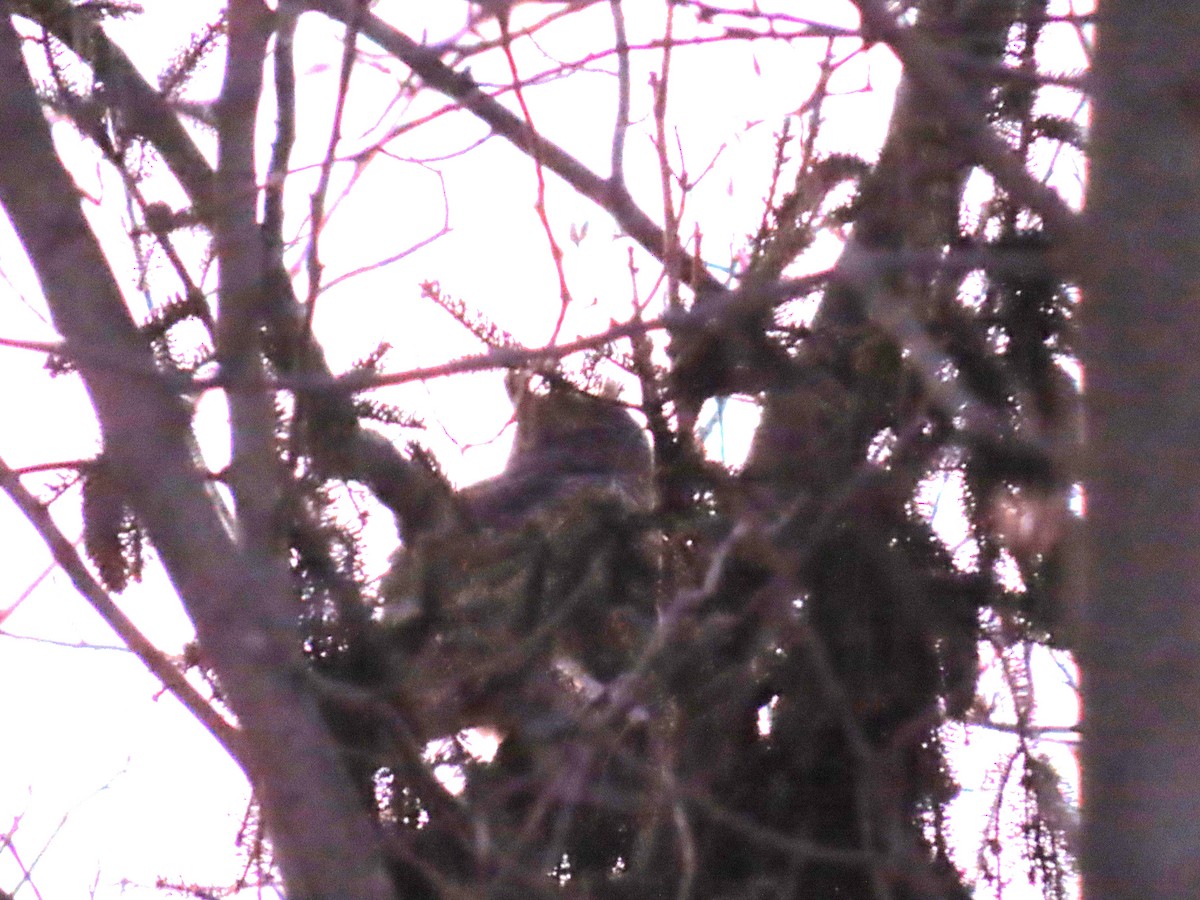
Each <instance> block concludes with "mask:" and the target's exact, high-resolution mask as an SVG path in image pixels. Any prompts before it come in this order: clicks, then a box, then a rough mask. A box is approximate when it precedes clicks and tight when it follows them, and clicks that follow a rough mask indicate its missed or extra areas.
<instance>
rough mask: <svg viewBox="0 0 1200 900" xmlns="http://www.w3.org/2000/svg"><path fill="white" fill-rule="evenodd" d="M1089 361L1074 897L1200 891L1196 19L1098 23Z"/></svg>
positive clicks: (1122, 11)
mask: <svg viewBox="0 0 1200 900" xmlns="http://www.w3.org/2000/svg"><path fill="white" fill-rule="evenodd" d="M1099 22H1100V26H1099V29H1098V32H1099V35H1098V41H1097V56H1096V63H1095V70H1094V76H1093V81H1092V85H1093V89H1094V92H1095V93H1094V100H1095V107H1094V127H1093V132H1092V135H1091V146H1092V172H1091V183H1090V188H1089V193H1088V198H1087V214H1088V219H1089V225H1090V229H1091V231H1090V234H1091V240H1090V243H1089V244H1087V245H1086V246H1084V247H1082V248H1081V252H1080V254H1079V257H1080V265H1081V271H1082V275H1083V280H1084V284H1085V288H1086V291H1085V304H1084V349H1085V357H1084V359H1085V364H1086V371H1087V405H1088V437H1089V445H1090V450H1089V460H1088V465H1089V478H1088V485H1087V487H1088V517H1087V518H1088V530H1089V532H1090V546H1091V559H1090V563H1089V565H1090V573H1089V574H1090V581H1091V584H1090V586H1089V587H1090V596H1089V599H1088V601H1087V603H1086V610H1085V621H1086V638H1085V642H1084V645H1083V653H1082V659H1083V671H1084V682H1083V684H1084V700H1085V709H1086V717H1085V729H1086V730H1085V742H1084V753H1083V773H1084V774H1083V789H1084V796H1085V800H1086V804H1085V807H1084V816H1085V823H1086V824H1085V851H1084V859H1085V866H1084V886H1085V892H1086V894H1087V896H1088V897H1090V898H1094V900H1122V898H1131V900H1132V898H1143V897H1155V898H1160V900H1170V898H1184V897H1194V896H1195V894H1196V885H1197V884H1200V780H1198V779H1197V777H1196V773H1197V772H1198V771H1200V477H1198V473H1200V469H1198V468H1197V464H1196V450H1197V446H1200V356H1197V353H1196V347H1197V346H1198V345H1200V309H1198V308H1197V305H1196V298H1197V297H1198V296H1200V255H1197V252H1196V240H1197V235H1200V154H1198V153H1197V147H1198V146H1200V8H1198V7H1196V5H1194V4H1180V3H1172V2H1168V0H1151V2H1134V0H1111V2H1107V3H1101V4H1100V7H1099Z"/></svg>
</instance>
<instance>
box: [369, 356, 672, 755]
mask: <svg viewBox="0 0 1200 900" xmlns="http://www.w3.org/2000/svg"><path fill="white" fill-rule="evenodd" d="M509 393H510V395H511V396H512V398H513V403H514V406H515V410H516V414H515V418H516V423H517V433H516V439H515V442H514V444H513V449H512V453H511V455H510V456H509V459H508V463H507V465H506V466H505V469H504V472H503V473H501V474H500V475H498V476H496V477H495V478H492V479H490V480H488V481H484V482H481V483H479V484H476V485H472V486H470V487H468V488H465V489H463V490H462V491H460V492H459V493H458V495H457V498H456V501H457V502H458V504H459V506H460V507H461V515H458V516H455V517H453V524H452V525H451V526H449V527H448V528H444V529H435V530H433V531H430V532H428V533H424V534H419V535H414V536H413V537H412V539H411V540H410V539H408V538H407V537H406V543H405V546H403V547H402V548H401V549H400V550H399V551H397V553H396V555H395V556H394V558H393V564H392V569H391V571H390V572H389V573H388V575H387V576H386V578H385V579H384V582H383V585H382V589H381V593H382V595H383V602H384V607H383V621H384V623H385V625H387V626H388V627H389V629H390V631H391V634H392V635H393V641H394V646H395V647H396V648H397V650H398V651H399V652H400V653H401V655H402V656H403V661H402V663H401V664H400V665H399V666H397V669H398V670H401V671H403V672H404V673H405V680H406V681H407V682H408V685H407V693H408V694H409V695H410V696H413V697H420V698H421V702H420V707H421V711H420V713H419V718H421V719H424V720H425V721H424V727H423V728H422V730H423V731H425V732H426V733H428V734H438V733H442V734H444V733H447V732H448V731H453V730H455V729H456V728H462V727H465V726H466V725H469V724H479V723H481V722H483V723H492V724H497V723H499V722H502V721H504V720H505V719H508V718H509V717H510V713H511V710H512V709H514V708H515V707H517V706H519V707H520V708H522V709H524V710H526V711H528V709H529V708H531V706H532V707H541V706H544V705H545V704H546V703H552V702H557V700H554V698H555V697H557V696H558V692H559V690H560V689H559V688H557V687H554V686H553V685H554V678H553V677H551V673H552V672H553V671H554V670H555V668H556V666H557V667H561V665H562V664H563V662H564V661H568V662H569V667H577V668H580V669H581V670H582V671H584V672H586V673H588V674H589V675H591V676H592V677H595V678H598V679H600V680H607V679H609V678H612V677H613V676H615V675H617V674H618V673H620V672H621V671H623V670H625V669H626V668H628V666H629V665H630V663H631V661H632V659H633V658H634V655H635V654H636V653H637V648H638V647H639V646H640V644H641V635H642V634H644V633H645V632H646V630H647V629H648V628H649V627H650V625H651V624H652V622H653V618H654V600H653V590H654V584H655V559H656V557H655V545H654V540H653V537H652V531H651V529H650V528H649V524H648V515H647V514H648V513H649V511H650V507H651V502H650V501H651V496H652V473H651V468H652V466H651V454H650V447H649V444H648V442H647V440H646V436H645V434H644V432H643V431H642V429H641V428H640V427H639V425H638V424H637V422H636V421H635V420H634V418H633V417H632V415H630V413H629V412H628V410H626V409H625V408H624V407H623V406H622V405H620V404H619V403H618V402H617V401H616V399H615V398H611V397H603V396H601V397H595V396H592V395H590V394H587V393H584V392H582V391H580V390H579V389H577V388H575V387H573V386H571V385H570V384H568V383H566V382H564V381H560V380H555V379H548V380H547V384H546V386H545V387H544V388H543V389H542V390H534V389H533V387H532V385H531V383H530V379H529V377H528V376H527V375H519V376H513V377H510V379H509ZM548 677H549V678H550V680H549V681H547V678H548ZM547 686H549V688H548V687H547ZM547 689H548V690H549V694H547V693H546V691H547ZM539 698H540V699H539ZM506 710H507V712H506Z"/></svg>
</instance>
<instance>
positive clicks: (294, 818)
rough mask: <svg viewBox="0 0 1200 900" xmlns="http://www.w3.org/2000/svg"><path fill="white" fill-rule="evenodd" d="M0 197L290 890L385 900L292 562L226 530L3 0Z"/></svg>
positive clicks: (184, 417)
mask: <svg viewBox="0 0 1200 900" xmlns="http://www.w3.org/2000/svg"><path fill="white" fill-rule="evenodd" d="M0 120H2V121H3V122H4V123H5V138H4V140H3V141H0V203H2V204H3V206H4V209H5V211H6V212H7V214H8V216H9V217H10V219H11V221H12V223H13V226H14V228H15V229H16V232H17V234H18V235H19V237H20V239H21V241H22V243H23V244H24V246H25V249H26V251H27V252H28V254H29V258H30V260H31V261H32V263H33V266H34V269H35V271H36V272H37V275H38V278H39V280H40V282H41V285H42V289H43V291H44V292H45V295H46V299H47V302H48V304H49V306H50V310H51V314H52V316H53V319H54V324H55V326H56V327H57V328H58V330H59V332H60V333H61V334H62V335H63V337H64V339H65V342H66V347H67V348H68V353H70V354H71V355H72V356H73V358H74V359H75V360H76V361H77V365H78V369H79V372H80V374H81V375H82V377H83V379H84V383H85V386H86V388H87V391H88V394H89V396H90V398H91V401H92V404H93V406H94V408H95V410H96V415H97V417H98V419H99V421H100V427H101V432H102V435H103V441H104V451H105V455H106V459H107V460H108V461H109V463H110V464H111V466H112V469H113V472H114V474H115V476H116V478H117V479H118V481H119V482H120V484H121V485H122V487H123V488H124V490H125V492H126V496H127V497H128V499H129V502H130V504H131V505H132V506H133V508H134V509H135V511H136V513H137V515H138V516H139V518H140V519H141V520H142V521H143V522H144V523H145V525H146V528H147V530H148V532H149V534H150V536H151V539H152V541H153V542H154V545H155V547H156V548H157V550H158V552H159V553H160V555H161V558H162V560H163V563H164V565H165V566H166V569H167V572H168V574H169V575H170V577H171V580H172V582H173V584H174V585H175V587H176V589H177V591H178V592H179V595H180V597H181V598H182V599H183V602H184V604H185V606H186V608H187V610H188V613H189V615H190V616H191V618H192V621H193V622H194V624H195V626H196V630H197V634H198V635H199V637H200V642H201V645H202V647H203V648H204V652H205V654H206V658H207V660H208V662H209V663H210V664H211V665H212V667H213V669H214V671H216V672H217V674H218V676H219V678H220V679H221V684H222V686H223V688H224V689H225V691H226V693H227V697H228V700H229V703H230V705H231V707H232V708H233V710H234V712H235V713H236V714H237V716H238V719H239V721H240V724H241V728H242V733H243V735H244V742H243V754H242V759H241V760H240V761H241V763H242V764H243V766H244V767H245V769H246V771H247V774H248V775H249V777H250V779H251V781H252V782H253V784H254V787H255V790H256V792H257V793H258V795H259V797H260V798H261V799H262V801H263V807H264V810H265V811H266V814H267V819H268V823H269V829H270V833H271V838H272V841H273V845H274V847H275V850H276V853H277V856H278V860H279V863H280V866H281V868H282V870H283V873H284V877H285V879H286V880H287V882H288V885H289V889H290V890H289V894H290V896H292V897H293V898H335V897H336V898H386V897H389V896H391V888H390V885H389V884H388V882H387V880H386V878H385V877H384V875H383V872H382V869H381V866H380V864H379V861H378V860H379V854H378V849H377V845H376V838H375V835H374V834H373V832H372V829H371V825H370V820H369V818H368V817H367V816H366V814H365V813H364V812H363V811H361V810H360V809H358V808H357V807H356V805H355V803H354V800H353V792H352V790H351V789H350V786H349V782H348V779H347V777H346V776H345V774H344V773H343V772H342V771H341V769H340V767H339V764H338V762H337V757H336V753H335V749H334V746H333V742H332V739H331V738H330V737H329V735H328V734H327V733H326V730H325V726H324V723H323V722H322V720H321V718H320V715H319V713H318V710H317V707H316V702H315V700H314V699H313V696H312V693H311V690H310V688H309V686H308V684H307V681H306V676H305V670H304V664H303V662H302V660H301V657H300V653H299V649H298V648H297V647H296V645H295V639H294V620H295V612H294V610H293V609H292V606H291V591H290V586H289V583H288V580H287V578H286V573H285V572H284V571H283V570H282V569H281V568H274V567H264V566H258V565H254V564H253V561H252V560H251V558H250V557H248V555H247V554H246V553H245V552H244V551H243V550H242V548H240V547H239V546H238V544H237V543H236V542H235V540H234V539H233V536H231V535H230V534H229V533H228V532H227V530H226V529H225V526H224V523H223V521H222V518H221V516H220V514H219V511H218V508H217V507H216V506H215V505H214V503H213V501H212V497H211V495H210V493H209V490H208V488H207V485H206V481H205V473H203V472H202V471H201V470H200V468H199V467H198V466H197V465H196V462H195V460H194V459H193V456H192V453H191V451H190V449H189V443H188V434H189V428H190V422H189V419H188V411H187V408H186V406H185V404H184V403H183V402H182V400H181V399H180V398H179V397H177V396H175V395H174V394H172V393H171V391H170V390H169V388H168V386H167V384H166V382H165V381H164V380H163V379H161V378H159V377H158V376H157V375H156V373H155V368H154V361H153V358H152V356H151V353H150V349H149V347H148V346H147V344H146V343H145V341H144V340H143V339H142V338H141V337H139V335H138V334H137V332H136V329H135V327H134V323H133V321H132V319H131V317H130V315H129V312H128V310H127V308H126V306H125V303H124V300H123V298H122V296H121V293H120V289H119V288H118V286H117V283H116V281H115V280H114V278H113V276H112V273H111V272H110V271H109V269H108V267H107V264H106V262H105V258H104V255H103V253H102V251H101V248H100V245H99V243H98V242H97V240H96V238H95V235H94V234H93V233H92V232H91V230H90V229H89V227H88V224H87V222H86V220H85V219H84V217H83V213H82V210H81V209H80V205H79V194H78V192H77V190H76V189H75V186H74V184H73V183H72V181H71V178H70V175H69V174H68V173H67V172H66V170H65V169H64V168H63V167H62V164H61V162H60V161H59V159H58V157H57V155H56V153H55V150H54V146H53V143H52V140H51V136H50V129H49V126H48V125H47V123H46V120H45V118H44V117H43V115H42V111H41V109H40V106H39V104H38V100H37V97H36V94H35V93H34V89H33V84H32V82H31V80H30V76H29V73H28V71H27V69H26V68H25V64H24V61H23V59H22V52H21V42H20V38H19V37H18V35H17V33H16V31H15V29H14V28H13V26H12V10H11V8H10V7H9V5H8V4H7V3H0Z"/></svg>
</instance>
